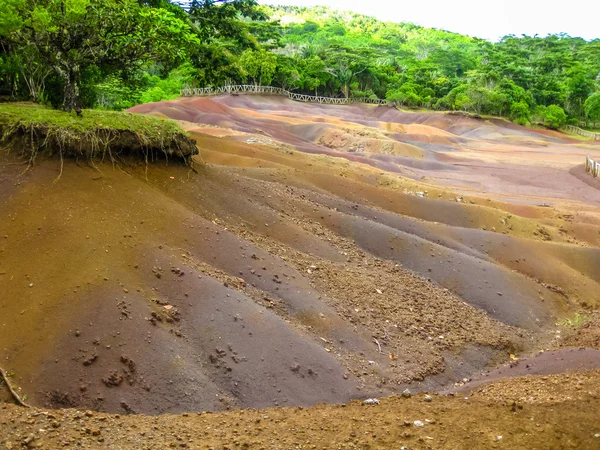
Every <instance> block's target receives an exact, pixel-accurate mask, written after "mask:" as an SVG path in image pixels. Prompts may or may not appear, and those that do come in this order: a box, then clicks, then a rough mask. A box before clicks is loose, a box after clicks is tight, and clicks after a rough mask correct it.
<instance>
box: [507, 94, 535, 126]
mask: <svg viewBox="0 0 600 450" xmlns="http://www.w3.org/2000/svg"><path fill="white" fill-rule="evenodd" d="M530 117H531V111H530V110H529V105H528V104H527V103H525V102H524V101H522V100H521V101H520V102H515V103H513V104H512V105H511V107H510V120H512V121H513V122H515V123H518V124H519V125H527V123H528V122H529V120H530Z"/></svg>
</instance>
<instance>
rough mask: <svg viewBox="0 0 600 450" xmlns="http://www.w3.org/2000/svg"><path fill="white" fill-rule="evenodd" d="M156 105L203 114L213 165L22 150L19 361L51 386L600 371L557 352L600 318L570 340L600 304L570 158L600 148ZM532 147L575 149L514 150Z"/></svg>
mask: <svg viewBox="0 0 600 450" xmlns="http://www.w3.org/2000/svg"><path fill="white" fill-rule="evenodd" d="M249 108H254V109H255V111H254V112H252V113H248V111H249ZM294 108H296V109H294ZM136 110H137V111H140V112H145V113H147V114H159V115H162V116H168V117H177V118H179V119H182V120H185V121H186V122H185V124H184V126H185V127H186V128H187V129H189V130H190V133H191V135H192V136H193V138H194V139H195V140H196V143H197V146H198V149H199V151H200V156H201V158H202V160H203V161H204V162H205V163H206V164H204V165H202V166H201V167H199V168H198V170H197V173H196V172H193V171H190V170H189V168H187V167H185V166H182V165H173V166H169V167H166V166H163V165H158V164H150V165H148V166H147V167H138V166H133V167H131V166H128V165H127V164H124V163H122V164H119V165H115V166H114V167H113V165H112V164H108V163H98V164H96V166H95V167H79V166H78V165H77V164H76V162H75V161H70V160H67V161H65V163H64V164H65V167H64V170H63V174H62V177H61V179H60V180H59V181H58V182H56V183H55V182H54V180H55V179H56V174H57V167H56V166H57V160H56V159H44V158H40V159H39V160H38V161H37V164H36V168H35V170H33V171H32V170H30V171H27V172H26V173H22V172H23V168H22V167H20V165H19V163H20V161H19V159H18V158H17V156H16V155H14V154H5V153H2V156H0V158H1V159H0V210H1V211H2V214H1V215H0V287H1V290H2V292H3V295H2V296H1V297H0V311H2V317H9V318H10V320H0V333H1V335H2V346H1V347H0V360H1V361H2V363H1V366H2V368H3V369H5V370H6V371H8V372H9V373H11V374H12V376H11V380H12V381H13V384H14V385H15V386H17V387H18V388H19V393H20V394H21V395H23V396H24V395H26V396H27V399H28V402H30V403H32V404H33V405H35V406H47V407H53V408H57V407H77V408H84V409H93V410H98V411H104V412H111V413H121V414H122V413H128V414H129V413H146V414H160V413H179V412H191V411H225V410H230V409H238V408H263V407H273V406H302V407H304V406H312V405H316V404H319V403H324V402H325V403H346V402H349V401H351V400H352V399H365V398H368V397H383V396H387V395H389V394H393V393H398V392H402V391H404V389H406V388H407V387H408V389H410V390H412V391H413V392H415V391H419V390H422V389H424V388H427V389H428V390H434V391H442V390H447V389H449V388H450V387H453V386H454V384H455V383H460V382H462V380H463V379H464V378H467V379H469V378H471V379H476V377H477V375H478V374H481V373H482V372H486V371H487V372H489V373H490V374H496V373H497V374H498V377H505V376H508V377H513V376H520V375H524V374H529V373H540V374H541V373H544V374H546V373H548V374H550V373H555V372H562V371H564V370H567V369H576V370H589V369H594V368H597V367H598V365H597V363H598V355H597V350H590V349H587V350H581V351H572V352H571V351H570V349H566V350H561V352H562V353H552V352H553V351H554V350H556V349H558V348H562V346H569V345H582V346H590V347H593V346H594V341H593V338H594V336H595V335H594V334H593V333H590V334H589V336H588V333H587V332H586V331H585V330H584V328H578V330H581V331H582V332H581V334H580V336H581V340H573V341H569V340H567V339H564V340H563V339H560V336H562V335H565V334H568V333H566V331H567V330H570V329H572V328H573V324H574V323H576V321H575V320H574V319H573V318H574V317H580V316H578V315H577V314H579V315H582V314H583V315H585V314H587V313H585V312H584V311H587V310H590V309H594V308H597V306H598V298H597V295H596V293H597V292H598V289H599V288H600V277H599V275H598V274H599V273H600V266H599V264H600V254H599V252H600V250H599V246H600V242H599V241H598V237H599V236H600V233H599V231H600V211H599V210H598V204H599V203H596V201H597V200H598V199H600V197H597V195H598V194H597V192H596V190H595V189H593V188H592V187H590V186H587V185H585V184H584V183H583V182H582V181H580V180H578V179H577V178H576V177H574V176H572V175H571V174H569V173H568V170H569V169H570V168H571V167H572V165H569V164H570V162H572V160H575V159H577V158H579V156H580V154H581V153H582V152H584V151H585V149H582V148H579V147H577V146H572V145H571V144H569V145H565V144H564V143H563V142H556V138H555V137H553V138H552V139H554V140H551V139H550V138H549V137H545V136H542V135H540V137H539V139H538V138H537V137H536V138H535V139H536V142H538V141H539V142H544V143H545V144H544V146H542V145H541V144H540V145H538V144H535V145H534V144H533V143H532V140H531V139H533V138H532V137H531V136H523V135H519V134H518V133H522V131H521V130H512V128H510V127H504V128H503V127H502V124H494V123H492V124H487V123H486V122H485V121H482V120H476V119H473V118H469V117H461V116H448V115H443V114H432V113H412V114H411V113H405V112H402V111H398V110H393V109H390V108H381V107H367V106H364V105H363V106H361V105H353V106H350V107H328V106H326V105H304V104H298V103H293V104H290V102H288V101H286V100H284V99H283V100H282V99H271V98H259V97H252V98H244V97H242V96H239V97H218V98H214V99H191V100H185V101H172V102H164V103H157V104H151V105H142V106H140V107H136ZM294 111H298V115H299V116H298V117H296V118H295V119H296V120H294V121H290V122H288V121H287V119H286V118H287V115H290V114H293V113H294ZM300 115H301V116H300ZM223 124H226V125H223ZM386 124H392V125H386ZM459 129H460V130H459ZM476 129H480V130H483V131H482V132H481V135H480V136H479V137H475V134H476V133H471V132H472V131H473V130H476ZM469 130H470V131H469ZM459 131H460V133H459ZM513 131H514V132H513ZM517 132H518V133H517ZM469 133H471V134H470V137H469V138H466V137H465V135H467V134H469ZM490 133H491V134H490ZM494 133H496V134H494ZM532 133H534V132H532ZM534 134H535V133H534ZM492 135H494V136H493V138H492V137H490V136H492ZM509 138H510V139H509ZM519 139H527V140H528V141H527V144H526V145H523V146H522V147H519V149H518V150H517V149H516V148H517V144H515V142H517V143H518V142H521V141H519ZM505 141H506V142H505ZM359 144H360V145H363V146H364V147H363V148H361V149H356V148H354V149H353V147H352V146H355V145H359ZM388 144H389V145H390V146H391V147H389V149H388V148H387V147H385V146H386V145H388ZM408 149H411V150H410V152H409V151H407V150H408ZM352 150H354V151H352ZM413 150H414V152H413ZM450 151H452V154H448V153H449V152H450ZM560 151H564V152H566V153H564V154H560ZM411 152H413V153H411ZM515 155H517V156H515ZM531 155H537V157H539V158H542V156H543V157H544V158H545V159H552V158H554V160H553V162H552V164H553V165H552V167H549V166H546V167H543V168H539V167H538V166H537V165H529V166H527V165H523V166H520V165H519V164H516V163H514V161H515V159H512V158H519V159H518V161H522V160H525V159H527V158H528V157H530V156H531ZM492 157H493V158H497V159H498V160H506V161H507V162H506V163H503V164H499V163H495V165H494V164H492V163H489V160H490V159H491V158H492ZM196 158H199V157H198V156H196ZM486 161H488V162H486ZM357 163H358V164H357ZM532 167H534V168H532ZM397 174H402V175H405V176H398V175H397ZM482 174H483V175H482ZM525 174H528V175H527V177H526V175H525ZM549 174H553V175H554V177H553V178H548V176H549ZM542 178H543V179H542ZM456 180H460V182H461V185H460V186H455V187H456V189H457V190H456V191H453V190H451V189H448V188H447V187H445V185H447V184H449V185H453V183H455V182H456ZM486 183H488V184H486ZM490 183H496V184H498V185H500V186H501V187H500V188H498V190H496V191H494V190H493V189H488V186H489V184H490ZM466 184H470V187H468V186H466ZM505 184H506V185H505ZM553 185H557V186H553ZM473 186H479V188H480V190H477V189H475V188H474V187H473ZM582 186H587V187H588V188H589V189H588V190H585V189H584V188H582ZM511 189H512V190H515V191H516V190H518V189H523V191H521V192H520V193H519V194H516V193H515V192H514V191H511ZM575 190H579V192H578V193H577V196H575V195H574V191H575ZM490 192H493V193H495V194H497V196H498V197H501V196H502V195H505V196H508V195H509V194H510V195H514V196H517V197H518V195H520V197H518V198H517V199H512V198H501V200H497V199H492V198H490V197H489V195H491V194H489V193H490ZM558 194H560V195H562V196H563V197H562V199H563V203H562V204H560V207H548V205H549V204H550V203H551V202H552V203H553V204H555V205H556V204H557V200H556V199H557V198H559V197H555V195H558ZM575 201H577V203H574V202H575ZM568 202H573V203H568ZM577 323H578V322H577ZM589 323H592V324H594V323H596V322H594V321H590V322H589ZM590 327H592V328H593V326H592V325H590ZM592 328H590V330H591V329H592ZM557 331H559V333H557ZM540 349H544V350H546V352H545V353H544V354H543V355H541V356H536V357H533V358H532V359H527V358H530V357H532V355H535V354H537V353H538V351H539V350H540ZM594 352H596V353H594ZM511 355H512V358H511ZM514 358H519V360H520V362H519V364H517V365H515V366H514V367H512V368H509V369H506V368H504V369H498V370H499V371H498V372H494V370H496V368H497V367H498V366H499V365H501V364H504V363H510V362H512V361H514ZM544 358H546V359H544ZM583 363H585V364H583ZM514 364H515V363H514V362H513V365H514ZM528 365H530V367H527V366H528ZM523 368H524V369H523ZM494 376H495V375H493V376H492V375H490V376H488V377H487V378H488V379H489V378H493V377H494ZM516 385H518V382H517V383H516ZM397 400H398V401H400V399H395V400H389V401H390V402H391V403H390V404H394V402H395V401H397ZM387 401H388V400H385V401H383V402H382V404H381V405H380V406H382V405H384V404H385V402H387ZM407 401H411V402H412V400H410V399H409V400H407ZM436 401H437V397H436ZM444 401H445V400H444ZM586 401H588V398H587V397H586V398H583V397H582V398H580V399H579V402H580V403H579V404H583V403H582V402H586ZM416 403H417V402H416V401H415V402H414V405H413V403H410V406H411V407H413V406H415V405H416ZM418 403H419V405H421V406H422V405H425V403H427V404H429V403H430V402H425V401H420V400H419V402H418ZM448 405H453V403H448ZM565 405H566V404H565ZM569 405H570V406H569ZM479 406H480V407H481V408H482V409H481V411H482V413H484V412H485V411H487V413H490V412H491V411H489V410H486V409H485V408H486V406H485V402H482V404H481V405H479ZM496 406H497V405H496ZM496 406H494V407H496ZM354 407H356V408H367V407H368V406H360V404H354V406H350V407H349V408H354ZM374 407H377V406H374ZM449 407H451V408H457V409H456V414H457V415H456V417H458V416H459V413H460V414H462V415H463V416H464V412H465V409H464V408H465V406H464V405H462V406H449ZM565 407H566V408H567V409H569V411H572V414H573V417H579V416H578V415H577V414H578V412H577V407H576V406H574V405H571V404H568V405H566V406H565ZM328 408H331V409H327V408H325V410H327V411H337V412H339V410H337V409H335V408H334V407H328ZM318 410H319V409H317V410H315V411H318ZM393 410H394V411H395V414H396V415H397V414H398V412H397V411H398V409H393ZM484 410H485V411H484ZM0 411H2V410H0ZM10 411H11V412H10V413H9V414H13V413H12V410H10ZM419 411H421V410H419ZM494 411H495V410H494ZM539 411H540V414H541V413H543V414H550V415H551V411H550V410H545V409H543V410H542V409H540V410H539ZM388 413H389V414H392V409H390V410H389V411H388ZM64 414H66V417H67V419H68V420H70V419H71V417H70V416H69V414H71V412H64ZM73 414H76V413H73ZM92 414H94V413H92ZM234 414H240V415H241V414H242V413H241V412H240V413H234ZM263 414H267V413H263ZM269 414H270V413H269ZM327 414H328V416H327V417H334V415H335V414H334V413H327ZM419 414H421V413H419ZM423 414H424V412H423ZM90 417H92V416H90ZM111 417H114V416H111ZM226 417H241V416H235V415H232V416H226ZM281 417H285V415H282V416H281ZM390 417H391V415H390ZM427 417H428V416H424V417H421V418H418V417H414V418H412V419H411V422H410V423H413V422H414V421H415V420H421V421H423V420H424V418H427ZM448 417H454V416H453V415H450V416H448ZM548 417H550V416H548ZM111 420H112V419H111ZM115 420H119V419H115ZM136 420H137V419H136ZM139 420H141V421H142V422H143V420H145V419H143V418H142V419H139ZM160 420H163V419H162V418H161V419H160ZM164 420H166V419H164ZM223 420H229V419H223ZM336 420H337V419H336ZM407 420H408V419H407ZM549 420H550V419H549ZM0 423H1V420H0ZM7 423H8V422H7ZM11 423H12V422H11ZM140 423H141V422H140ZM307 423H308V422H307ZM410 423H409V425H410ZM202 425H203V426H212V425H208V424H207V423H202ZM310 426H312V425H310ZM79 429H81V426H80V427H79ZM90 429H91V428H90ZM182 430H183V429H182ZM9 431H10V425H9ZM188 431H189V430H188ZM188 431H185V433H187V432H188ZM10 432H11V433H12V431H10ZM182 432H183V431H182ZM11 436H12V435H11ZM440 436H441V435H440ZM94 437H98V436H94ZM430 437H431V436H430ZM10 439H11V440H13V438H12V437H11V438H10ZM423 439H424V438H423ZM115 442H116V441H115ZM140 442H141V441H140ZM322 442H325V441H319V444H320V443H322ZM581 442H584V441H583V440H582V441H581ZM585 442H587V441H585ZM381 444H382V445H384V444H388V442H387V441H385V442H384V441H381Z"/></svg>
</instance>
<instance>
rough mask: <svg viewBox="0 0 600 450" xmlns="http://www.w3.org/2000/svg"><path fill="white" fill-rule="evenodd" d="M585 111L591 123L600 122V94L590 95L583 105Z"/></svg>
mask: <svg viewBox="0 0 600 450" xmlns="http://www.w3.org/2000/svg"><path fill="white" fill-rule="evenodd" d="M583 109H584V110H585V116H586V117H587V119H588V120H589V121H591V122H596V121H600V92H596V93H595V94H592V95H590V96H589V97H588V98H587V99H586V101H585V103H584V104H583Z"/></svg>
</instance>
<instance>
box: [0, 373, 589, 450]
mask: <svg viewBox="0 0 600 450" xmlns="http://www.w3.org/2000/svg"><path fill="white" fill-rule="evenodd" d="M599 375H600V374H599V373H598V371H595V372H582V373H578V374H577V375H572V374H571V375H555V376H549V377H523V378H517V379H511V380H510V381H499V382H496V383H494V384H492V385H487V386H485V387H482V388H480V389H478V390H476V391H474V392H471V393H469V394H467V395H465V394H460V395H456V396H454V397H452V396H451V397H448V396H437V395H433V396H430V398H426V397H425V396H424V395H416V396H414V397H412V398H403V397H392V398H385V399H381V400H380V402H381V403H380V404H379V405H365V404H362V403H361V402H357V401H355V402H352V403H350V404H348V405H339V406H332V405H320V406H317V407H313V408H308V409H306V408H273V409H264V410H241V411H234V412H228V413H218V414H207V413H201V414H184V415H183V416H181V415H178V416H175V415H162V416H159V417H148V416H142V415H129V416H123V415H110V414H102V413H97V412H93V411H86V412H83V411H77V410H62V411H44V410H27V409H24V408H18V407H16V406H0V427H1V429H2V431H3V434H2V435H1V437H0V445H2V443H4V446H5V448H7V449H9V450H15V449H17V448H23V447H25V448H26V447H28V446H29V447H35V446H39V447H38V448H48V449H55V448H88V449H104V448H109V449H110V448H122V449H164V448H193V449H227V448H230V449H231V448H251V449H259V448H268V449H290V448H327V449H364V448H372V449H390V448H398V449H401V448H407V449H473V448H477V449H479V448H481V449H506V448H510V449H581V450H587V449H590V450H591V449H597V448H598V443H599V442H600V426H599V424H598V420H597V418H598V416H599V415H600V389H599V385H598V383H597V380H598V377H599Z"/></svg>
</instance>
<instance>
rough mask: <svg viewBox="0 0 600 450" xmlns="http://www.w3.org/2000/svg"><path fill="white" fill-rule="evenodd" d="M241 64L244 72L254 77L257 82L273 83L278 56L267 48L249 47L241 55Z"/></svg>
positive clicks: (260, 83)
mask: <svg viewBox="0 0 600 450" xmlns="http://www.w3.org/2000/svg"><path fill="white" fill-rule="evenodd" d="M240 65H241V66H242V69H243V70H244V72H245V73H246V74H247V75H248V76H250V77H252V79H253V80H254V83H255V84H258V85H259V86H262V84H263V82H264V83H265V84H267V85H268V84H271V81H273V76H274V75H275V69H276V68H277V56H275V54H274V53H271V52H268V51H266V50H265V49H260V50H252V49H248V50H246V51H244V53H242V56H241V57H240Z"/></svg>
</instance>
